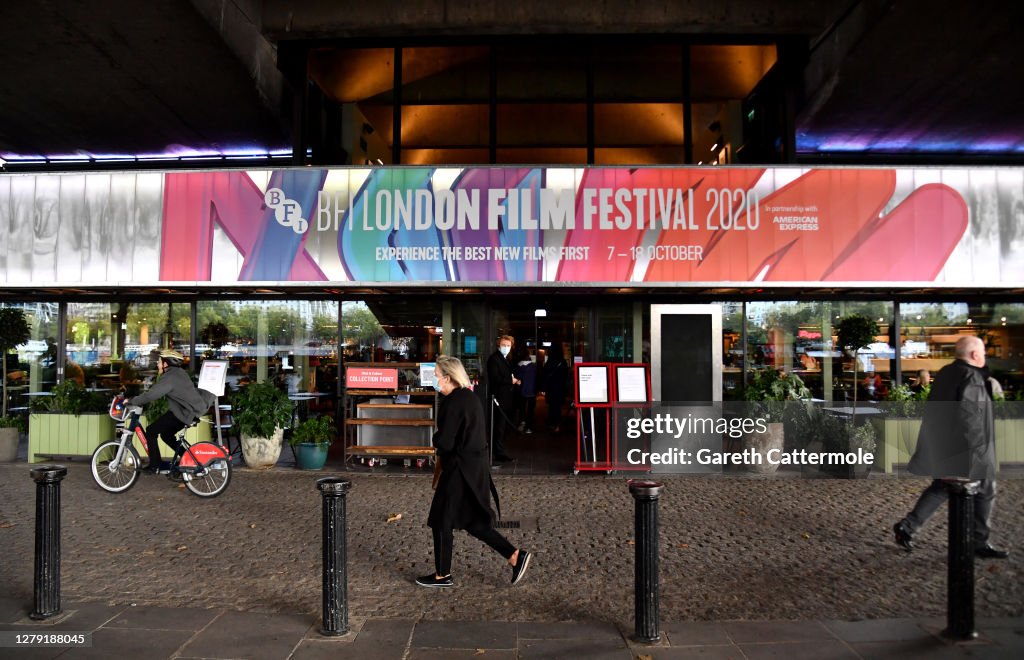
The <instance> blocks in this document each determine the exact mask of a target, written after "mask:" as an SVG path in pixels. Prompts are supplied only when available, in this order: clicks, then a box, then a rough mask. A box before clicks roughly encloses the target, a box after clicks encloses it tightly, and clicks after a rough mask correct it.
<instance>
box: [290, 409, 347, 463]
mask: <svg viewBox="0 0 1024 660" xmlns="http://www.w3.org/2000/svg"><path fill="white" fill-rule="evenodd" d="M336 437H337V433H336V431H335V428H334V420H332V419H331V418H330V417H328V416H327V415H321V416H320V417H314V418H313V419H307V420H306V421H304V422H302V423H301V424H299V425H298V426H297V427H296V428H295V431H293V432H292V438H291V440H290V442H291V445H292V447H293V448H294V449H295V460H296V461H297V462H298V465H299V469H302V470H320V469H323V467H324V463H325V462H326V461H327V448H328V447H330V445H331V443H332V442H334V439H335V438H336Z"/></svg>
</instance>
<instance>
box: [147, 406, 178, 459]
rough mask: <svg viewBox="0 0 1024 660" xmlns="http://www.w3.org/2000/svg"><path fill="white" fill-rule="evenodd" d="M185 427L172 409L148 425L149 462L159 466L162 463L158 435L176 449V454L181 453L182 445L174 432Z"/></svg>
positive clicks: (166, 443)
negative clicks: (180, 445)
mask: <svg viewBox="0 0 1024 660" xmlns="http://www.w3.org/2000/svg"><path fill="white" fill-rule="evenodd" d="M183 428H185V423H184V422H181V421H179V420H178V418H177V417H175V416H174V413H172V412H171V411H169V410H168V411H167V412H165V413H164V414H163V415H161V416H160V419H158V420H156V421H155V422H153V423H152V424H150V425H149V426H147V427H146V443H147V444H148V445H149V464H150V466H152V467H159V466H160V463H161V460H162V459H161V457H160V443H158V442H157V437H160V438H163V441H164V444H165V445H167V446H168V447H170V448H172V449H173V450H174V453H175V454H180V453H181V447H179V446H178V443H177V441H176V440H175V439H174V434H175V433H177V432H178V431H180V430H181V429H183Z"/></svg>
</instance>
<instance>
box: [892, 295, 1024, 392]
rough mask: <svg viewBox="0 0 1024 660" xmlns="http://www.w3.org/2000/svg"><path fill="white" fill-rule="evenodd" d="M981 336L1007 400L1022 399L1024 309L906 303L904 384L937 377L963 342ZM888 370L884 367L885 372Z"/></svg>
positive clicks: (990, 366)
mask: <svg viewBox="0 0 1024 660" xmlns="http://www.w3.org/2000/svg"><path fill="white" fill-rule="evenodd" d="M963 335H975V336H978V337H981V339H982V340H983V341H984V342H985V352H986V366H987V367H988V369H989V371H990V372H991V373H992V377H993V378H995V379H996V381H998V382H999V384H1000V387H1001V388H1002V390H1003V392H1004V394H1005V396H1006V397H1007V398H1012V399H1018V398H1020V396H1021V392H1022V388H1024V304H1021V303H967V302H945V303H920V302H915V303H901V304H900V346H901V350H900V352H901V356H902V362H901V365H902V369H903V380H904V382H909V383H914V382H915V381H916V379H917V378H919V377H920V376H921V375H923V374H921V372H922V371H928V372H929V373H930V375H934V374H935V372H936V371H938V370H939V369H941V368H942V367H943V366H945V365H946V364H949V363H950V362H952V360H953V357H954V356H953V348H954V345H955V344H956V341H957V339H958V338H959V337H961V336H963ZM883 366H884V365H881V364H879V365H878V367H879V368H881V367H883Z"/></svg>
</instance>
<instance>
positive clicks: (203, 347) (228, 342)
mask: <svg viewBox="0 0 1024 660" xmlns="http://www.w3.org/2000/svg"><path fill="white" fill-rule="evenodd" d="M196 324H197V328H198V330H197V332H196V347H195V350H196V358H197V361H198V363H199V364H202V361H203V360H206V359H217V360H227V362H228V375H227V383H228V385H229V386H230V387H232V388H237V387H239V386H242V385H245V384H247V383H250V382H263V381H265V380H268V379H269V380H272V381H274V382H275V383H276V384H277V385H278V386H279V387H281V388H282V389H286V390H287V391H288V393H289V394H290V395H295V394H301V393H322V394H324V395H325V398H328V397H331V396H333V395H334V392H335V387H334V383H335V380H334V379H335V378H336V376H335V374H336V371H337V364H338V339H337V337H338V304H337V303H336V302H334V301H329V300H317V301H307V300H291V301H284V300H280V301H278V300H245V301H200V302H199V303H198V304H197V305H196Z"/></svg>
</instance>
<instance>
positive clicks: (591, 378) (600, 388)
mask: <svg viewBox="0 0 1024 660" xmlns="http://www.w3.org/2000/svg"><path fill="white" fill-rule="evenodd" d="M576 378H578V379H579V393H580V403H608V367H606V366H598V367H578V368H577V369H576Z"/></svg>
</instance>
